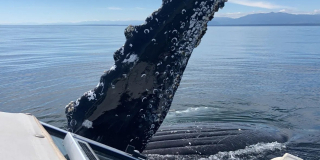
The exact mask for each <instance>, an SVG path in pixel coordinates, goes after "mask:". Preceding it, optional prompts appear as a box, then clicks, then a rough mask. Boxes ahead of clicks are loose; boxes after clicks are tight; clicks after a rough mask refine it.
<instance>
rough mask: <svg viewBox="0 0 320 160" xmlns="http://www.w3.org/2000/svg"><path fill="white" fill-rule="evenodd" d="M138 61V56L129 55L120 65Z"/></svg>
mask: <svg viewBox="0 0 320 160" xmlns="http://www.w3.org/2000/svg"><path fill="white" fill-rule="evenodd" d="M138 60H139V57H138V55H136V54H131V55H130V56H129V57H128V58H126V59H124V60H123V62H122V63H134V62H137V61H138Z"/></svg>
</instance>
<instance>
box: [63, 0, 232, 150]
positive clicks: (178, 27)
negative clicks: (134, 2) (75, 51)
mask: <svg viewBox="0 0 320 160" xmlns="http://www.w3.org/2000/svg"><path fill="white" fill-rule="evenodd" d="M226 1H227V0H163V4H162V7H161V8H159V9H158V10H157V11H155V12H153V13H152V14H151V15H150V16H149V17H148V18H147V19H146V22H145V24H143V25H140V26H129V27H127V28H126V29H125V36H126V42H125V44H124V46H123V47H121V48H120V49H119V50H117V51H116V52H115V53H114V60H115V63H114V66H113V67H112V68H111V69H110V70H108V71H107V72H106V73H105V74H103V75H102V76H101V79H100V82H99V84H98V85H97V87H95V88H94V89H93V90H91V91H88V92H86V93H85V94H84V95H83V96H82V97H81V98H79V99H78V100H76V101H75V102H71V103H70V104H68V105H67V106H66V108H65V111H66V116H67V119H68V129H69V130H70V131H72V132H75V133H77V134H79V135H82V136H84V137H87V138H90V139H93V140H95V141H98V142H101V143H104V144H107V145H109V146H112V147H115V148H117V149H120V150H125V149H126V147H127V146H128V145H131V146H134V147H135V149H136V150H139V151H140V152H142V151H143V150H144V149H145V146H146V144H147V142H148V141H149V140H150V138H151V137H152V136H153V135H154V134H155V133H156V131H157V130H158V128H159V127H160V125H161V123H162V122H163V120H164V118H165V116H166V115H167V112H168V111H169V108H170V105H171V103H172V100H173V97H174V94H175V92H176V90H177V88H178V86H179V83H180V81H181V78H182V75H183V72H184V70H185V68H186V66H187V63H188V60H189V58H190V56H191V53H192V51H193V49H194V48H195V47H197V46H198V45H199V44H200V40H201V38H202V37H203V35H204V34H205V32H206V30H207V23H208V21H210V20H211V19H212V18H213V16H214V13H215V12H216V11H218V10H219V8H222V7H224V3H225V2H226Z"/></svg>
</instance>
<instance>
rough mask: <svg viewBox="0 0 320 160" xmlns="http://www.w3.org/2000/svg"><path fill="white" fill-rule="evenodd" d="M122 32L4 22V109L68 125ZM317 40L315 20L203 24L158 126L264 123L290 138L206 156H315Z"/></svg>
mask: <svg viewBox="0 0 320 160" xmlns="http://www.w3.org/2000/svg"><path fill="white" fill-rule="evenodd" d="M124 28H125V26H0V97H1V98H0V111H5V112H27V113H32V114H34V115H35V116H36V117H38V118H39V119H40V120H41V121H44V122H47V123H49V124H52V125H55V126H58V127H60V128H64V127H65V125H66V118H65V114H64V107H65V105H67V104H68V103H69V102H70V101H74V100H76V99H77V98H79V97H80V96H81V95H82V94H83V93H84V92H86V91H88V90H90V89H93V88H94V87H95V86H96V84H97V83H98V81H99V78H100V76H101V75H102V74H103V72H104V71H105V70H108V69H109V68H110V67H111V66H112V65H113V53H114V51H116V50H117V49H118V48H119V47H121V46H122V45H123V44H124V42H125V37H124V34H123V31H124ZM319 44H320V28H319V27H318V26H273V27H272V26H259V27H251V26H247V27H236V26H235V27H223V26H221V27H209V28H208V31H207V34H206V35H205V36H204V38H203V39H202V42H201V44H200V46H199V47H198V48H196V49H195V50H194V52H193V54H192V56H191V59H190V61H189V64H188V67H187V69H186V71H185V73H184V76H183V79H182V82H181V85H180V87H179V89H178V91H177V93H176V95H175V97H174V101H173V104H172V106H171V111H170V112H169V114H168V115H167V117H166V120H165V122H164V124H163V125H171V124H179V123H186V122H188V123H189V122H206V123H207V122H209V123H225V124H226V125H228V124H234V123H245V124H257V125H259V124H261V125H268V126H272V127H274V128H277V129H279V130H282V131H284V132H285V133H286V134H288V135H289V142H287V143H284V144H280V143H277V142H273V143H268V144H256V145H253V146H248V147H247V148H246V149H243V150H238V151H232V152H221V153H218V154H217V155H211V156H209V157H204V159H270V158H273V157H275V156H280V155H283V154H284V153H286V152H289V153H292V154H294V155H297V156H300V157H302V158H304V159H310V160H312V159H319V157H320V156H319V155H320V81H319V80H320V45H319ZM163 158H165V157H163ZM177 158H181V157H177ZM182 158H183V157H182Z"/></svg>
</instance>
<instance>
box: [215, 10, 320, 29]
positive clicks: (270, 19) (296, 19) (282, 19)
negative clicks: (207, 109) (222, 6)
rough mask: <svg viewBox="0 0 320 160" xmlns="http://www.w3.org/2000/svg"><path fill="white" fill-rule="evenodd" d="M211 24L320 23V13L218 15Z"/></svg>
mask: <svg viewBox="0 0 320 160" xmlns="http://www.w3.org/2000/svg"><path fill="white" fill-rule="evenodd" d="M209 25H214V26H247V25H249V26H250V25H252V26H256V25H320V14H316V15H302V14H300V15H294V14H288V13H281V12H278V13H274V12H272V13H260V14H251V15H247V16H244V17H240V18H236V19H233V18H222V17H216V18H214V19H213V20H212V21H211V22H209Z"/></svg>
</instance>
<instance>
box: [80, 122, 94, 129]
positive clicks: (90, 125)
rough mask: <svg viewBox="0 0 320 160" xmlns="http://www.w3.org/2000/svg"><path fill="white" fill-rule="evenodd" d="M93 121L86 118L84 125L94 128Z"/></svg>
mask: <svg viewBox="0 0 320 160" xmlns="http://www.w3.org/2000/svg"><path fill="white" fill-rule="evenodd" d="M92 124H93V123H92V122H91V121H89V120H85V121H84V122H83V123H82V126H83V127H86V128H93V127H92Z"/></svg>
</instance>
